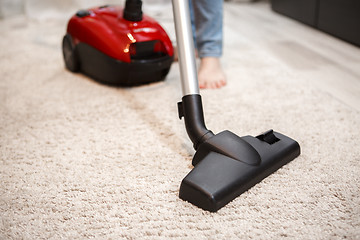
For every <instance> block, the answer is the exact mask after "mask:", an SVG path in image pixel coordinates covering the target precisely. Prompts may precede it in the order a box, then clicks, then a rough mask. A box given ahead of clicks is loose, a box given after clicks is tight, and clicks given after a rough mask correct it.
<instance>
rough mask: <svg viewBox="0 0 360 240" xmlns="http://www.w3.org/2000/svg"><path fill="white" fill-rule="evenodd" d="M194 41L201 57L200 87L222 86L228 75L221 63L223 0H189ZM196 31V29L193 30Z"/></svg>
mask: <svg viewBox="0 0 360 240" xmlns="http://www.w3.org/2000/svg"><path fill="white" fill-rule="evenodd" d="M189 3H190V14H191V18H192V19H191V20H192V23H193V26H194V25H195V29H196V31H195V34H194V36H195V37H194V41H195V45H196V49H197V52H198V56H199V57H200V59H201V62H200V68H199V73H198V79H199V86H200V88H220V87H222V86H224V85H225V84H226V76H225V73H224V71H223V69H222V66H221V63H220V57H221V56H222V47H223V46H222V45H223V0H192V1H191V0H189ZM193 32H194V31H193Z"/></svg>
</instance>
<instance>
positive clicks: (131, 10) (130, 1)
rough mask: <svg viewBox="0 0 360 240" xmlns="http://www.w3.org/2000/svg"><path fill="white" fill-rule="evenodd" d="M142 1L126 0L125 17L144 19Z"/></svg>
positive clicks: (134, 19)
mask: <svg viewBox="0 0 360 240" xmlns="http://www.w3.org/2000/svg"><path fill="white" fill-rule="evenodd" d="M141 6H142V1H141V0H126V2H125V9H124V15H123V18H124V19H126V20H128V21H132V22H139V21H141V20H142V10H141Z"/></svg>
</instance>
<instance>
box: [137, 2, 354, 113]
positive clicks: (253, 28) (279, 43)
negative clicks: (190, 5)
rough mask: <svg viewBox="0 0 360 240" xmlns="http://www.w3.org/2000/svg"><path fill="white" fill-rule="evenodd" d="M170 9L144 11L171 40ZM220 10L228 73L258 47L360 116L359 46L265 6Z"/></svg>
mask: <svg viewBox="0 0 360 240" xmlns="http://www.w3.org/2000/svg"><path fill="white" fill-rule="evenodd" d="M168 5H170V3H169V4H168ZM168 5H166V4H165V5H164V6H163V8H161V7H160V8H159V7H158V6H157V7H156V6H146V5H145V11H147V13H149V14H151V15H152V16H154V17H156V18H157V19H158V20H159V21H160V22H161V23H162V25H163V26H164V27H165V29H166V30H167V31H168V32H169V34H170V35H171V36H172V38H173V39H175V33H174V29H173V22H172V16H171V14H172V13H171V11H165V9H168V8H169V6H168ZM224 8H225V10H224V11H225V12H224V58H223V64H224V67H225V69H226V70H227V71H231V69H232V68H236V67H238V66H239V64H241V63H242V62H245V61H242V60H241V59H244V58H249V57H252V56H251V49H253V48H261V50H262V51H263V56H264V57H266V58H268V59H269V61H271V62H272V63H273V64H280V65H283V66H285V67H286V69H288V71H289V72H290V73H291V74H294V75H297V76H301V77H302V78H301V79H303V81H304V82H306V83H307V84H309V85H310V86H312V87H316V88H320V89H321V90H322V91H326V92H327V93H328V94H330V95H331V96H333V97H334V98H336V99H338V100H339V101H341V102H343V103H345V104H347V105H348V106H350V107H351V108H354V109H357V110H358V111H360V47H357V46H355V45H352V44H350V43H347V42H345V41H342V40H340V39H338V38H335V37H333V36H331V35H329V34H326V33H324V32H321V31H318V30H316V29H313V28H311V27H309V26H307V25H305V24H302V23H300V22H298V21H295V20H293V19H291V18H288V17H286V16H283V15H280V14H278V13H275V12H273V11H272V10H271V8H270V4H269V3H268V2H267V1H265V2H264V1H260V2H253V3H246V2H242V3H241V2H236V1H235V2H226V3H225V7H224ZM159 9H162V10H159ZM145 11H144V12H145ZM234 49H236V51H234ZM239 49H240V50H241V51H239ZM239 52H240V54H242V55H239ZM247 60H248V59H247ZM254 64H257V63H256V61H255V60H254ZM251 67H254V66H251ZM259 70H261V66H259ZM240 78H241V76H240ZM297 79H298V78H297ZM229 80H231V79H229ZM290 80H291V79H289V81H290Z"/></svg>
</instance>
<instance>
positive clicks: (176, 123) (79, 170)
mask: <svg viewBox="0 0 360 240" xmlns="http://www.w3.org/2000/svg"><path fill="white" fill-rule="evenodd" d="M227 10H229V12H231V10H230V8H227ZM245 10H246V9H245ZM245 12H246V11H245ZM271 14H272V13H271ZM245 16H248V17H249V18H250V20H251V16H253V15H251V14H250V15H249V13H248V12H247V14H245ZM269 16H270V15H269ZM269 16H267V17H269ZM271 16H273V15H271ZM254 19H255V17H254ZM243 20H244V19H243ZM250 20H249V22H251V21H250ZM270 20H271V19H270ZM272 20H273V23H274V21H275V25H276V23H278V21H279V22H282V21H285V22H286V21H288V20H286V19H283V18H281V17H278V16H273V18H272ZM265 21H266V20H265ZM287 23H288V24H290V25H291V26H298V27H299V29H300V30H301V31H302V32H304V31H305V30H306V31H310V35H311V36H312V39H313V40H317V41H318V42H322V43H323V44H325V43H328V44H330V43H331V44H332V43H333V42H338V43H337V44H338V45H340V46H342V45H344V46H345V45H346V44H345V43H342V42H341V41H338V40H334V39H333V38H331V37H329V36H324V35H322V34H320V33H315V32H312V30H310V29H308V28H306V27H304V26H302V25H297V23H294V22H290V21H289V22H287ZM248 24H251V23H248ZM65 25H66V21H41V22H40V21H34V20H26V19H24V18H14V19H9V20H3V21H0V29H1V31H0V56H1V58H0V76H1V77H0V79H1V80H0V98H1V99H0V100H1V102H0V123H1V124H0V239H62V238H63V239H89V238H94V239H142V238H146V239H171V238H177V239H283V238H288V239H345V238H346V239H360V198H359V196H360V147H359V144H360V142H359V132H360V113H359V112H358V111H357V110H356V109H355V108H353V107H351V106H349V105H348V104H344V103H343V102H341V101H340V100H338V99H337V98H336V97H334V96H333V95H331V94H329V93H328V92H326V91H323V90H322V89H321V88H319V87H317V86H316V85H314V84H311V82H312V81H317V78H321V74H314V75H311V74H312V71H314V68H311V67H310V68H309V66H312V63H313V64H317V65H316V68H317V70H319V67H320V65H319V59H318V58H316V59H314V58H311V57H310V58H308V59H307V61H302V62H301V61H300V62H299V61H295V65H294V64H293V65H289V64H288V63H289V62H286V61H284V51H283V52H282V53H283V55H281V54H280V55H279V51H276V52H274V51H272V50H271V49H274V48H272V46H274V42H272V41H268V39H266V38H258V35H257V34H260V33H257V32H256V31H257V28H256V27H255V26H253V27H251V25H249V26H248V27H247V28H245V27H244V26H245V25H241V24H240V25H239V28H241V26H243V27H244V28H242V29H240V30H241V31H242V32H243V33H244V34H243V35H242V36H243V37H238V38H236V39H234V38H231V37H230V35H231V34H235V33H234V31H235V30H234V29H230V28H229V27H228V26H231V24H229V25H227V27H226V29H225V30H226V33H228V35H227V38H226V39H227V40H226V41H227V42H226V43H225V44H226V47H225V56H224V59H223V61H224V66H225V69H226V72H227V75H228V85H227V86H226V87H225V88H223V89H220V90H205V91H202V92H201V94H202V96H203V101H204V109H205V118H206V122H207V126H208V128H209V129H211V130H212V131H214V132H216V133H217V132H219V131H221V130H225V129H229V130H231V131H233V132H235V133H237V134H238V135H240V136H243V135H248V134H250V135H256V134H258V133H260V132H263V131H265V130H267V129H270V128H273V129H275V130H277V131H279V132H282V133H284V134H286V135H289V136H291V137H293V138H295V139H296V140H298V141H299V143H300V145H301V148H302V154H301V156H300V157H298V158H297V159H296V160H294V161H293V162H291V163H290V164H288V165H286V166H284V167H283V168H281V169H280V170H279V171H277V172H276V173H275V174H273V175H271V176H270V177H268V178H267V179H265V180H264V181H262V182H261V183H260V184H258V185H256V186H255V187H253V188H252V189H250V190H249V191H247V192H246V193H244V194H242V195H241V196H240V197H238V198H237V199H235V200H234V201H232V202H231V203H229V204H228V205H227V206H226V207H224V208H222V209H221V210H220V211H218V212H217V213H209V212H205V211H203V210H200V209H198V208H196V207H194V206H193V205H191V204H189V203H187V202H184V201H182V200H180V199H179V197H178V190H179V185H180V182H181V180H182V179H183V178H184V176H185V175H186V174H187V173H188V172H189V171H190V170H191V168H192V166H191V159H192V155H193V154H194V150H193V149H192V144H191V142H190V141H189V139H188V137H187V135H186V133H185V128H184V124H183V121H180V120H179V119H178V117H177V109H176V103H177V101H179V100H180V99H181V90H180V82H179V68H178V64H174V65H173V67H172V70H171V71H170V74H169V75H168V77H167V79H166V81H165V82H162V83H157V84H152V85H148V86H142V87H137V88H113V87H108V86H104V85H101V84H98V83H96V82H94V81H92V80H91V79H89V78H87V77H85V76H83V75H81V74H72V73H70V72H68V71H66V70H65V69H64V66H63V60H62V56H61V49H60V43H61V38H62V36H63V34H64V32H65ZM259 26H261V27H262V28H259V31H262V32H263V33H262V34H269V36H275V34H274V35H272V34H270V33H269V31H270V30H269V29H268V28H267V27H269V25H266V24H264V25H259ZM264 29H265V30H267V31H268V32H265V33H264V31H265V30H264ZM247 30H248V32H246V31H247ZM250 30H251V31H250ZM170 31H171V30H170ZM290 35H291V34H290ZM233 36H234V35H233ZM239 36H240V35H239ZM277 38H279V39H280V38H281V36H277ZM293 38H294V39H296V38H297V37H296V36H293ZM255 39H257V40H258V42H256V40H255ZM314 42H316V41H314ZM277 43H279V44H280V43H283V42H281V41H280V42H277ZM323 44H320V43H319V46H320V45H321V46H322V45H323ZM276 46H277V47H278V48H281V47H282V49H283V50H284V49H286V47H288V49H289V48H290V49H293V46H294V44H293V45H291V44H290V45H289V44H288V45H286V44H285V45H284V44H282V45H276ZM349 48H351V49H353V48H354V47H353V46H346V47H344V49H349ZM354 49H355V50H354V51H359V52H360V50H359V49H357V48H354ZM356 49H357V50H356ZM295 50H296V49H295ZM298 54H301V52H300V53H299V52H298ZM358 56H360V54H359V55H358ZM353 59H355V60H354V61H355V62H352V63H353V64H356V63H357V64H358V66H359V63H360V59H359V58H357V57H354V58H353ZM312 61H315V62H312ZM356 61H357V62H356ZM290 63H294V62H291V61H290ZM320 63H322V62H321V61H320ZM325 64H329V63H325ZM306 67H308V68H306ZM319 71H321V68H320V70H319ZM324 74H325V73H324ZM311 76H314V78H311ZM305 77H308V78H309V79H308V81H305V80H304V78H305ZM344 78H346V76H344ZM319 81H320V80H319Z"/></svg>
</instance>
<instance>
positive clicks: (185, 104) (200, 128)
mask: <svg viewBox="0 0 360 240" xmlns="http://www.w3.org/2000/svg"><path fill="white" fill-rule="evenodd" d="M178 110H179V117H180V118H181V117H184V119H185V127H186V132H187V134H188V136H189V138H190V139H191V141H192V142H193V144H194V149H195V150H197V149H198V147H199V146H200V144H201V143H203V142H205V141H206V140H208V139H209V138H211V137H213V136H214V133H213V132H211V131H210V130H208V129H207V128H206V126H205V121H204V114H203V107H202V101H201V96H200V95H199V94H191V95H186V96H184V97H183V98H182V102H180V103H178Z"/></svg>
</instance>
